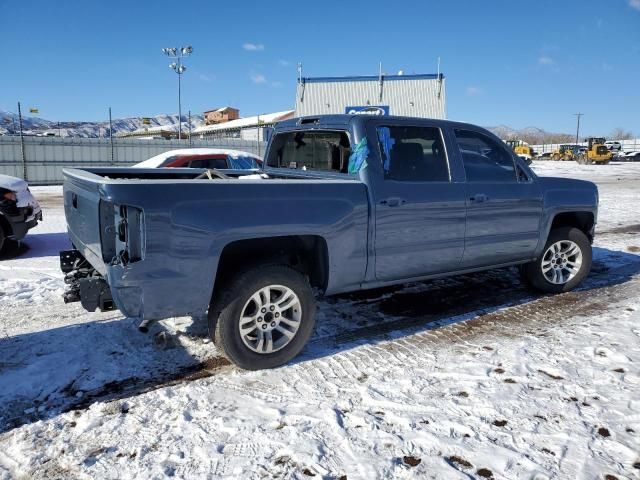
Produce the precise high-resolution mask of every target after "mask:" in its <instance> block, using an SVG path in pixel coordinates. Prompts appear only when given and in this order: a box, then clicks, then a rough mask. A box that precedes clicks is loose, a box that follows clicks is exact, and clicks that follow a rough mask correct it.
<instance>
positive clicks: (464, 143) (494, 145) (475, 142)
mask: <svg viewBox="0 0 640 480" xmlns="http://www.w3.org/2000/svg"><path fill="white" fill-rule="evenodd" d="M455 135H456V141H457V143H458V148H459V149H460V155H461V156H462V161H463V163H464V170H465V173H466V174H467V181H468V182H515V181H516V169H515V164H514V158H513V156H512V155H511V152H510V151H509V150H507V148H506V147H505V146H504V144H503V143H502V142H500V143H498V142H496V141H495V140H494V139H492V138H491V137H489V136H487V135H484V134H482V133H479V132H474V131H471V130H461V129H456V130H455Z"/></svg>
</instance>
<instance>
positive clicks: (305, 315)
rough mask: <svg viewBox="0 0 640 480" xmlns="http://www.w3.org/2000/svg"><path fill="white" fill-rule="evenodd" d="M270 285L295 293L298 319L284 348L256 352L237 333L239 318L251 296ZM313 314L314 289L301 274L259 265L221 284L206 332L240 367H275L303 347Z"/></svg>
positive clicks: (212, 306)
mask: <svg viewBox="0 0 640 480" xmlns="http://www.w3.org/2000/svg"><path fill="white" fill-rule="evenodd" d="M270 285H282V286H285V287H287V288H289V289H291V290H292V291H293V292H294V293H295V294H296V295H297V297H298V299H299V301H300V306H301V319H300V324H299V327H298V330H297V332H296V333H295V335H294V336H293V338H292V339H291V340H290V341H289V343H287V344H286V345H285V346H284V347H282V348H281V349H280V350H276V351H274V352H272V353H258V352H255V351H253V350H251V349H250V348H249V347H247V345H245V343H244V341H243V339H242V337H241V335H240V321H239V320H240V316H241V315H242V313H243V312H242V310H243V309H244V307H245V304H246V303H247V302H248V301H249V300H250V298H251V296H252V295H254V293H256V292H258V291H259V290H260V289H261V288H264V287H266V286H270ZM296 311H297V310H296ZM315 314H316V305H315V298H314V295H313V291H312V290H311V286H310V285H309V281H308V280H307V278H306V277H305V276H304V275H303V274H302V273H300V272H299V271H297V270H295V269H293V268H291V267H289V266H286V265H267V266H260V267H256V268H253V269H250V270H247V271H245V272H243V273H241V274H240V275H238V276H236V277H235V278H234V279H233V280H231V281H230V282H229V283H228V284H227V285H226V287H224V292H223V293H222V295H220V297H219V298H218V299H216V300H214V301H213V302H212V304H211V305H210V307H209V333H210V335H211V336H212V338H213V341H214V343H215V345H216V347H217V348H219V349H220V350H221V351H222V353H223V355H224V356H225V357H227V358H228V359H229V360H230V361H231V362H233V363H235V364H236V365H238V366H239V367H240V368H244V369H246V370H261V369H267V368H275V367H279V366H281V365H284V364H285V363H287V362H288V361H290V360H291V359H292V358H294V357H295V356H296V355H298V353H300V351H301V350H302V349H303V348H304V346H305V344H306V343H307V341H308V340H309V338H310V337H311V334H312V333H313V327H314V324H315ZM283 316H284V314H283Z"/></svg>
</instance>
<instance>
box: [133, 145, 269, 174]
mask: <svg viewBox="0 0 640 480" xmlns="http://www.w3.org/2000/svg"><path fill="white" fill-rule="evenodd" d="M133 166H134V167H136V168H179V167H180V168H215V169H235V170H253V169H257V168H262V159H261V158H260V157H258V156H257V155H254V154H252V153H248V152H243V151H241V150H229V149H224V148H183V149H180V150H169V151H168V152H164V153H161V154H160V155H156V156H155V157H151V158H149V159H148V160H145V161H144V162H140V163H137V164H135V165H133Z"/></svg>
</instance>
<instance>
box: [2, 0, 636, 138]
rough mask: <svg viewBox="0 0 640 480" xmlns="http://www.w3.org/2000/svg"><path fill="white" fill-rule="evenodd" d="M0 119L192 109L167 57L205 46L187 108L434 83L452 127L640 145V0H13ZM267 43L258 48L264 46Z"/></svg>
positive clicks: (283, 103)
mask: <svg viewBox="0 0 640 480" xmlns="http://www.w3.org/2000/svg"><path fill="white" fill-rule="evenodd" d="M0 32H2V47H3V61H2V63H3V68H2V74H1V76H0V109H3V110H9V111H15V110H16V103H17V101H18V100H20V101H21V102H22V103H23V105H24V106H25V107H26V108H28V107H30V106H37V107H38V108H39V109H40V116H41V117H43V118H47V119H51V120H101V119H105V118H106V116H107V107H108V106H111V107H112V108H113V115H114V117H125V116H149V115H155V114H159V113H171V112H177V100H176V91H177V78H176V77H177V76H176V74H175V73H173V71H171V70H170V69H169V67H168V63H169V62H168V59H167V58H166V57H164V55H163V54H162V53H161V51H160V48H161V47H170V46H181V45H188V44H190V45H193V47H194V53H193V55H192V56H191V57H190V58H189V59H188V60H187V66H188V70H187V72H186V73H185V75H184V77H183V111H184V112H186V110H187V109H191V110H192V111H193V112H201V111H203V110H205V109H208V108H211V107H216V106H222V105H233V106H237V107H239V108H240V111H241V114H243V115H250V114H255V113H263V112H272V111H278V110H285V109H289V108H292V106H293V103H294V99H295V82H296V63H297V62H299V61H300V62H302V63H303V66H304V74H305V75H308V76H328V75H335V76H341V75H365V74H376V73H377V69H378V62H379V61H382V62H383V67H384V70H385V71H386V72H387V73H396V72H397V71H398V70H399V69H403V70H404V71H405V73H413V72H415V73H435V70H436V59H437V57H438V56H440V57H442V71H443V73H444V74H445V76H446V82H447V114H448V117H449V118H451V119H457V120H464V121H470V122H474V123H478V124H481V125H485V126H494V125H498V124H505V125H509V126H512V127H515V128H522V127H526V126H532V125H533V126H539V127H542V128H545V129H548V130H551V131H563V132H571V131H573V130H574V128H575V127H574V126H575V118H574V117H573V115H572V114H573V113H574V112H578V111H580V112H584V113H585V116H584V117H583V125H584V130H583V131H584V133H585V134H587V133H592V134H598V133H602V134H607V133H609V131H611V129H613V128H614V127H624V128H626V129H629V130H632V131H633V132H634V133H636V134H640V0H602V1H597V0H584V1H571V2H570V1H561V0H536V1H524V0H523V1H513V0H512V1H473V0H468V1H456V0H449V1H419V0H416V1H402V0H397V1H394V2H378V1H373V0H369V1H367V2H350V1H333V0H321V1H318V0H316V1H309V0H307V1H305V0H302V1H300V0H297V1H289V0H287V1H271V2H267V1H264V0H262V1H255V2H254V1H250V0H241V1H235V2H230V1H207V2H205V1H200V2H195V1H188V0H180V1H172V2H168V1H162V0H160V1H158V0H156V1H153V2H152V1H121V0H111V1H109V2H97V1H86V0H85V1H65V0H56V1H52V0H47V1H35V0H34V1H24V0H20V1H9V0H0ZM249 44H251V45H253V48H252V47H251V45H249Z"/></svg>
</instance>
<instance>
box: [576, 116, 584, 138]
mask: <svg viewBox="0 0 640 480" xmlns="http://www.w3.org/2000/svg"><path fill="white" fill-rule="evenodd" d="M574 115H575V116H576V117H577V118H578V126H577V127H576V145H577V144H578V138H579V136H580V117H581V116H582V115H584V113H574Z"/></svg>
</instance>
